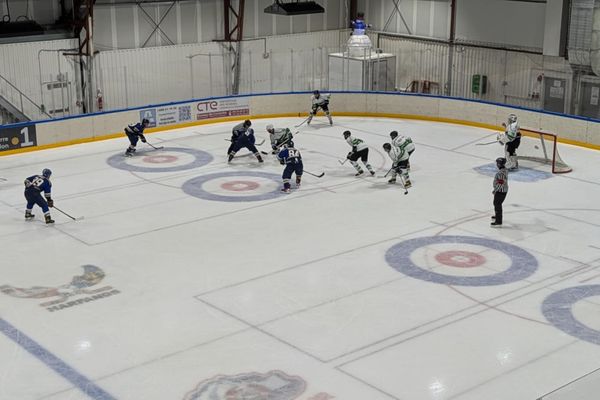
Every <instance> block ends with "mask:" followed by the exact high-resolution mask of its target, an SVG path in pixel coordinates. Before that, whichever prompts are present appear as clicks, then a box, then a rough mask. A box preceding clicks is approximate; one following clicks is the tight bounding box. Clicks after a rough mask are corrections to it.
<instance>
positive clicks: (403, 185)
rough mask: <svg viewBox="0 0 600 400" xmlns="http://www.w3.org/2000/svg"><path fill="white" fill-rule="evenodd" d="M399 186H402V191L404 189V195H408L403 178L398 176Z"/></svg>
mask: <svg viewBox="0 0 600 400" xmlns="http://www.w3.org/2000/svg"><path fill="white" fill-rule="evenodd" d="M400 184H401V185H402V189H404V194H405V195H406V194H408V189H407V188H406V183H404V177H403V176H402V175H400Z"/></svg>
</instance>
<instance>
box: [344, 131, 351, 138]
mask: <svg viewBox="0 0 600 400" xmlns="http://www.w3.org/2000/svg"><path fill="white" fill-rule="evenodd" d="M343 135H344V139H348V138H349V137H350V135H351V133H350V131H344V133H343Z"/></svg>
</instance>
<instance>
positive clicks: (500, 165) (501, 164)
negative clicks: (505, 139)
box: [496, 157, 506, 169]
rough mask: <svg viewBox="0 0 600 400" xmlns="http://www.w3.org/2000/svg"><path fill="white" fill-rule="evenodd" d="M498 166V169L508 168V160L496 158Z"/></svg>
mask: <svg viewBox="0 0 600 400" xmlns="http://www.w3.org/2000/svg"><path fill="white" fill-rule="evenodd" d="M496 166H497V167H498V169H501V168H504V167H505V166H506V158H504V157H498V158H496Z"/></svg>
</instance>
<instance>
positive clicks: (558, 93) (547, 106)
mask: <svg viewBox="0 0 600 400" xmlns="http://www.w3.org/2000/svg"><path fill="white" fill-rule="evenodd" d="M566 95H567V80H566V79H561V78H553V77H551V76H544V110H546V111H554V112H559V113H564V112H565V100H566Z"/></svg>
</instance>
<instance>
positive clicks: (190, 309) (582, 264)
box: [0, 117, 600, 400]
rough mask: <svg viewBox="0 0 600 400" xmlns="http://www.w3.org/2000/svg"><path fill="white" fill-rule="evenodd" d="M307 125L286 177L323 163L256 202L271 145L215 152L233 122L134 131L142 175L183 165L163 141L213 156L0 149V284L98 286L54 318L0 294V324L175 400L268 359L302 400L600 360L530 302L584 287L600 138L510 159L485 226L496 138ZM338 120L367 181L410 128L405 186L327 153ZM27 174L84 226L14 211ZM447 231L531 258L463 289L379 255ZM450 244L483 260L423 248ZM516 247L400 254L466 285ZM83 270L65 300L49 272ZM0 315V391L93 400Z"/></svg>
mask: <svg viewBox="0 0 600 400" xmlns="http://www.w3.org/2000/svg"><path fill="white" fill-rule="evenodd" d="M300 121H301V120H300V119H286V118H280V119H273V120H255V121H253V124H254V125H253V127H254V128H255V132H256V133H257V137H258V140H259V141H260V140H261V139H267V140H266V142H265V144H264V145H262V146H261V149H262V150H265V151H268V150H270V148H269V146H268V134H267V133H266V132H265V130H264V127H265V126H266V125H267V124H268V123H273V124H274V125H275V126H276V127H279V126H290V127H293V125H295V124H298V123H300ZM325 122H326V121H324V120H323V119H320V120H318V119H315V120H314V121H313V124H312V125H311V126H306V125H303V126H302V127H300V128H298V130H299V131H300V133H298V134H297V135H296V136H295V138H294V141H295V142H296V147H298V148H299V149H300V150H301V152H302V154H303V158H304V166H305V169H306V170H308V171H310V172H312V173H315V174H319V173H321V172H323V171H324V172H325V176H324V177H323V178H321V179H318V178H315V177H313V176H310V175H308V174H305V175H304V177H303V183H302V187H301V188H300V189H299V190H293V191H292V193H291V194H289V195H280V194H279V193H277V194H276V196H275V197H274V198H272V199H268V200H261V201H245V200H244V197H245V196H247V195H255V194H262V193H265V192H271V191H277V190H278V187H279V186H280V175H281V172H282V170H283V167H281V166H280V165H279V163H278V162H276V161H275V159H274V158H273V156H271V155H263V157H265V163H264V164H258V163H257V161H256V159H255V158H254V157H252V156H248V155H245V154H246V150H242V151H240V152H239V153H238V157H236V159H235V160H234V161H233V162H232V163H231V164H229V165H228V164H227V162H226V157H225V151H226V148H227V145H228V143H227V142H225V141H224V139H228V138H229V135H230V129H231V127H232V126H233V125H234V124H235V123H219V124H213V125H203V126H197V127H192V128H187V129H178V130H173V131H168V132H160V133H156V134H151V135H148V140H149V141H150V142H151V143H152V144H154V145H155V146H165V147H166V148H167V150H163V151H150V150H152V149H150V148H149V147H148V146H146V145H144V144H141V143H140V145H138V154H137V155H136V157H135V158H134V159H131V160H125V161H126V162H128V163H130V164H131V165H136V166H142V167H149V168H153V167H173V166H181V165H183V164H186V163H189V162H191V161H192V160H193V159H194V157H193V156H191V155H190V154H187V153H181V152H177V151H173V150H168V148H180V149H193V150H201V151H204V152H207V153H210V154H211V155H212V156H213V157H214V159H213V160H212V162H210V163H209V164H207V165H205V166H203V167H199V168H193V169H183V170H179V171H173V172H131V171H127V170H123V169H116V168H113V167H111V166H110V165H109V164H107V159H108V158H109V157H111V156H114V155H116V154H121V153H123V152H124V150H125V147H126V145H127V144H126V142H127V141H126V138H125V137H123V138H121V139H114V140H108V141H103V142H97V143H89V144H82V145H77V146H71V147H64V148H58V149H53V150H45V151H39V152H33V153H24V154H20V155H11V156H4V157H0V177H3V178H6V179H7V181H0V243H1V244H2V256H1V258H0V287H1V286H2V285H8V286H11V287H16V288H33V287H36V286H38V287H49V288H57V287H62V289H60V290H62V291H63V292H68V293H70V294H71V296H70V297H69V298H67V299H66V300H65V301H64V302H63V303H57V304H65V303H68V302H70V301H76V300H77V299H83V298H86V297H88V298H89V297H90V296H93V294H92V293H91V291H93V290H96V289H101V288H106V287H108V288H109V289H106V291H109V290H112V291H113V292H112V293H113V294H112V295H110V296H107V297H104V298H99V299H96V300H94V301H89V302H86V303H82V304H76V305H73V306H70V307H67V308H63V309H57V310H55V311H49V309H48V308H49V307H48V306H42V305H41V304H42V303H45V302H50V301H53V300H57V299H58V297H47V298H19V297H14V296H11V295H9V294H5V293H2V292H0V320H2V321H5V322H6V323H8V324H10V325H11V326H13V327H14V328H16V329H17V330H18V332H20V333H23V334H25V335H27V336H28V337H29V338H31V339H32V340H33V341H34V342H35V343H37V345H39V346H41V347H43V348H44V349H46V350H47V351H48V352H49V353H51V354H53V355H54V356H55V357H57V358H58V359H60V360H62V362H64V363H65V364H66V365H68V366H69V367H70V368H71V369H72V370H69V371H67V373H66V374H67V375H68V374H72V372H73V371H76V372H77V373H79V374H81V375H82V376H84V377H85V378H87V379H89V381H91V382H93V383H94V384H95V385H97V387H99V388H101V389H102V390H104V391H105V392H106V393H109V394H110V396H111V397H105V398H106V399H110V398H114V399H120V400H124V399H128V400H138V399H144V400H149V399H184V397H185V396H186V394H187V393H189V392H190V391H192V390H194V388H196V387H197V386H198V385H199V384H200V383H201V382H204V381H207V380H210V379H212V378H214V377H218V376H235V375H239V374H245V373H252V372H259V373H268V372H269V371H275V370H279V371H283V372H284V373H285V374H287V375H289V376H296V377H300V378H301V379H303V380H304V381H305V382H306V390H305V392H304V393H303V394H302V395H300V396H299V397H297V399H299V400H325V399H339V400H379V399H382V400H385V399H402V400H421V399H423V400H425V399H435V400H441V399H460V400H475V399H477V400H480V399H486V400H491V399H494V400H496V399H497V400H504V399H506V400H515V399H519V400H535V399H537V398H538V397H540V396H542V395H544V394H546V393H549V392H551V391H553V390H555V389H556V388H558V387H560V386H562V385H564V384H567V383H569V382H571V381H573V380H575V379H577V378H579V377H581V376H583V375H585V374H587V373H589V372H590V371H593V370H595V369H597V368H598V367H600V361H599V360H600V345H598V344H595V343H593V342H594V338H592V339H591V340H581V339H580V338H577V337H574V336H571V335H569V334H567V333H565V332H563V331H562V330H560V329H558V328H556V327H554V326H553V325H552V324H551V323H550V322H549V321H548V320H547V319H546V318H545V316H544V314H543V313H542V303H543V302H544V300H545V299H546V297H547V296H549V295H550V294H552V293H554V292H557V291H559V290H562V289H565V288H572V287H576V286H581V285H600V202H599V200H600V182H599V180H598V176H599V172H598V171H600V168H599V167H600V152H597V151H593V150H588V149H583V148H578V147H573V146H568V145H560V148H559V150H560V153H561V156H562V158H563V159H564V160H565V161H566V162H567V163H569V164H570V165H571V166H572V167H573V169H574V170H573V172H572V173H570V174H565V175H554V176H551V177H549V178H548V179H543V180H538V181H534V182H523V181H519V180H518V179H513V178H515V177H516V175H514V174H513V173H511V178H510V179H509V184H510V191H509V194H508V197H507V199H506V202H505V204H504V210H505V217H504V218H505V221H504V226H503V227H502V228H501V229H493V228H490V226H489V223H490V215H491V214H492V209H493V207H492V194H491V189H492V177H490V176H487V175H483V174H481V173H479V172H477V171H476V170H474V168H476V167H479V166H482V165H485V164H491V163H493V162H494V159H495V158H496V157H498V156H501V155H502V154H503V150H502V148H501V147H500V146H498V145H495V144H494V145H487V146H479V145H476V143H485V142H488V141H490V140H493V139H494V138H495V132H492V131H488V130H484V129H479V128H473V127H466V126H459V125H450V124H441V123H440V124H437V123H429V122H421V121H411V120H398V119H385V118H379V119H375V118H371V119H369V118H350V117H348V118H341V117H340V118H335V117H334V122H335V125H334V126H333V127H329V125H328V124H326V123H325ZM292 129H293V130H295V129H294V128H292ZM346 129H350V130H352V132H353V134H354V135H355V136H357V137H359V138H362V139H364V140H365V141H366V142H367V144H368V145H369V147H370V154H369V156H370V157H369V158H370V161H371V163H372V165H373V166H374V167H375V168H376V169H377V175H378V176H381V175H384V174H385V173H386V172H387V170H388V168H389V167H390V161H389V160H388V159H387V158H386V157H387V156H386V157H384V153H383V151H382V147H381V146H382V144H383V143H384V142H386V141H389V138H388V133H389V132H390V131H391V130H398V131H400V132H401V133H404V134H407V135H410V136H412V138H413V140H414V141H415V143H416V146H417V150H416V152H415V154H414V155H413V157H412V158H411V164H412V171H411V179H412V181H413V187H412V188H411V189H410V190H409V194H408V195H406V196H405V195H403V190H402V188H401V187H400V185H398V184H396V185H394V186H392V185H389V184H388V183H387V179H384V178H381V177H377V176H375V177H370V176H367V177H361V178H355V177H354V172H355V171H354V170H353V169H352V167H351V165H350V164H349V163H345V164H344V165H343V166H342V165H340V163H339V162H338V160H340V161H342V160H344V157H345V155H346V154H347V152H348V151H349V150H350V148H349V146H348V145H347V143H346V142H345V141H344V139H343V137H342V132H343V131H344V130H346ZM163 156H167V157H166V158H165V157H163ZM146 157H150V158H146ZM160 157H163V158H160ZM152 161H155V162H152ZM156 161H159V162H158V163H157V162H156ZM161 161H163V162H161ZM164 161H166V162H164ZM523 166H533V165H531V164H524V165H523ZM43 168H51V169H52V170H53V172H54V174H53V177H52V182H53V197H54V199H55V203H56V205H57V206H58V207H59V208H60V209H61V210H63V211H65V212H67V213H68V214H70V215H72V216H74V217H82V216H83V217H84V219H83V220H80V221H72V220H70V219H69V218H67V217H66V216H64V215H63V214H61V213H60V212H58V211H56V210H52V216H53V217H54V219H55V220H56V224H55V226H46V225H45V224H44V223H43V222H42V218H41V217H42V212H41V210H40V209H39V208H37V207H36V208H35V209H34V213H35V214H36V220H35V221H30V222H26V221H24V219H23V211H24V206H25V203H24V198H23V183H22V182H23V179H24V178H26V177H27V176H30V175H32V174H36V173H40V172H41V170H42V169H43ZM536 169H537V170H539V171H548V168H547V167H543V166H537V167H536ZM231 172H236V173H237V174H236V175H231V176H229V175H228V176H225V177H221V178H217V179H214V180H211V181H208V182H206V183H205V185H204V186H203V188H204V189H205V190H207V191H209V192H211V193H214V194H218V195H221V196H223V195H226V196H232V199H233V200H236V201H230V202H223V201H214V200H205V199H201V198H197V197H193V196H190V195H188V194H186V193H185V192H184V191H183V190H182V188H181V187H182V185H183V184H184V183H185V182H186V181H188V180H190V179H192V178H196V177H200V176H203V175H207V174H217V173H231ZM247 172H251V173H272V174H276V175H277V176H279V177H278V178H276V180H275V181H273V180H270V179H268V178H261V177H255V176H247V175H246V176H245V175H244V174H245V173H247ZM531 172H532V171H530V170H529V173H531ZM527 173H528V172H527V170H523V171H520V172H517V173H516V174H527ZM231 182H233V183H231ZM278 182H279V183H278ZM228 183H231V184H230V185H228ZM255 186H256V187H255ZM245 188H248V189H249V190H243V189H245ZM444 235H453V236H466V237H475V238H479V239H487V240H493V241H498V242H501V243H507V244H511V245H514V246H517V247H519V248H521V249H524V250H525V251H527V252H528V253H529V254H531V255H532V256H533V257H534V258H535V260H536V261H537V263H538V267H537V270H536V271H535V272H534V273H533V274H531V275H530V276H528V277H526V278H524V279H519V280H517V281H514V282H507V283H505V284H500V285H491V286H487V285H482V286H463V285H446V284H442V283H435V282H428V281H424V280H421V279H417V278H414V277H410V276H407V275H405V274H403V273H401V272H399V271H396V270H395V269H394V268H392V267H391V266H390V265H389V264H388V263H387V262H386V252H387V251H388V249H390V248H391V247H392V246H394V245H396V244H398V243H401V242H403V241H406V240H410V239H418V238H423V237H431V236H444ZM453 250H456V251H463V252H469V253H472V254H479V255H480V256H482V257H483V259H484V260H485V262H483V264H481V265H479V266H475V267H470V268H458V267H452V266H448V265H445V264H444V262H443V261H440V259H439V257H438V258H436V256H438V255H440V254H446V253H448V252H451V251H453ZM513 255H514V254H510V252H509V254H505V253H502V252H499V251H497V250H494V249H490V248H486V247H485V246H480V245H475V244H461V243H440V244H425V245H423V246H421V247H419V248H417V249H416V250H415V251H414V252H413V253H412V254H411V255H410V260H411V262H412V263H414V264H416V265H418V266H419V267H422V268H423V269H424V270H429V271H433V272H435V273H438V274H443V275H452V276H462V277H485V276H487V275H490V274H497V273H501V272H503V271H505V270H507V269H508V268H509V267H510V265H511V256H513ZM457 260H459V261H460V260H461V258H460V257H459V258H457ZM84 265H93V266H96V267H98V268H100V269H101V270H102V271H103V272H104V273H105V276H104V278H103V279H102V281H101V282H98V283H97V284H95V285H93V286H91V287H89V288H87V289H86V290H88V293H84V292H81V293H75V292H73V287H67V286H68V284H69V282H70V281H71V280H72V279H73V277H75V276H80V275H82V274H83V269H82V266H84ZM106 291H105V292H104V293H106ZM599 311H600V296H598V295H596V296H590V297H588V298H586V299H583V300H580V301H579V302H577V303H576V304H575V305H574V306H573V315H574V316H575V317H576V318H577V320H578V321H580V322H581V323H582V324H584V325H585V326H587V327H589V328H590V329H593V330H596V331H600V318H599V317H598V315H599V314H598V313H599ZM564 323H565V324H567V325H568V323H569V322H568V321H565V322H564ZM6 329H7V328H4V331H3V330H2V329H0V355H1V356H0V399H1V400H29V399H36V400H41V399H51V400H67V399H69V400H72V399H88V398H92V399H100V398H103V397H101V396H100V395H97V394H96V395H95V394H93V393H89V392H88V393H87V394H86V392H85V388H83V387H82V385H83V384H82V382H84V381H82V380H79V381H77V382H78V383H77V382H75V383H74V382H73V381H69V380H67V379H65V378H64V377H63V376H61V375H59V374H58V373H57V372H56V371H55V370H53V369H51V368H50V367H49V365H48V364H49V361H48V359H44V356H41V355H40V354H38V357H34V356H33V355H32V354H30V353H29V352H27V351H26V350H25V347H26V346H25V345H24V344H23V343H21V345H18V344H16V343H15V342H14V341H12V340H11V339H9V335H8V334H7V331H6ZM595 340H596V342H597V343H600V333H599V334H598V335H597V336H596V337H595ZM99 396H100V397H99ZM206 398H207V399H208V397H206ZM222 398H223V399H224V400H228V399H229V398H225V397H222ZM266 398H267V397H265V399H266ZM281 398H282V399H284V398H285V399H287V398H288V397H281ZM289 398H290V399H292V398H291V397H289ZM591 398H592V397H591ZM202 399H204V397H203V398H202ZM232 399H233V397H232ZM249 399H250V398H249ZM269 399H270V398H269ZM277 399H279V397H277ZM211 400H212V398H211ZM252 400H258V398H252Z"/></svg>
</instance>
